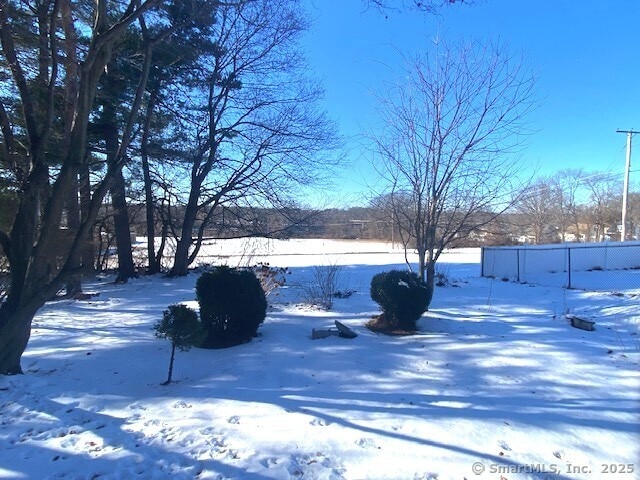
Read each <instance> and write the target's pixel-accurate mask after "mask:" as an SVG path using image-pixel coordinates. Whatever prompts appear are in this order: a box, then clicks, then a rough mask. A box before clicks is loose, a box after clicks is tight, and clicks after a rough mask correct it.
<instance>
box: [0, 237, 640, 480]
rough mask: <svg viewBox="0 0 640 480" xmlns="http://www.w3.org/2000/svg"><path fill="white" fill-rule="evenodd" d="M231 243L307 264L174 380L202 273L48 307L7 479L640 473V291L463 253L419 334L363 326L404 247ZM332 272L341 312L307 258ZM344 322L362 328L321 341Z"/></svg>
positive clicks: (0, 400)
mask: <svg viewBox="0 0 640 480" xmlns="http://www.w3.org/2000/svg"><path fill="white" fill-rule="evenodd" d="M216 245H217V246H218V247H219V248H220V252H225V255H227V256H226V259H225V260H224V263H227V264H229V265H235V264H240V263H243V262H255V261H260V260H268V261H270V263H271V264H272V265H279V266H288V267H290V268H291V271H292V273H291V275H290V276H289V277H288V285H289V286H288V287H286V288H284V289H282V290H281V292H280V295H279V296H277V297H272V298H271V303H272V305H271V307H270V311H269V314H268V317H267V320H266V321H265V323H264V325H263V326H262V327H261V328H260V334H261V335H260V337H259V338H257V339H255V340H254V341H253V342H251V343H250V344H246V345H242V346H239V347H234V348H231V349H226V350H200V349H193V350H191V351H189V352H184V353H183V352H179V353H178V354H177V358H176V369H175V372H174V379H175V380H176V382H175V383H173V384H171V385H169V386H161V385H160V383H161V382H162V381H164V380H165V379H166V374H167V366H168V361H169V352H170V345H169V343H168V342H166V341H162V340H158V339H156V338H154V336H153V331H152V329H151V327H152V325H153V324H154V323H155V322H156V321H157V320H158V319H159V318H160V316H161V312H162V310H163V309H164V308H166V306H167V305H169V304H170V303H175V302H181V301H185V302H187V301H192V300H193V299H194V283H195V280H196V278H197V275H195V274H192V275H190V276H188V277H186V278H181V279H168V278H163V277H160V276H155V277H144V278H140V279H138V280H134V281H131V282H130V283H129V284H127V285H114V284H112V283H110V282H109V281H108V279H105V280H103V281H102V282H96V283H93V284H91V285H88V286H87V288H86V290H87V291H95V292H99V294H100V295H99V296H98V297H95V298H93V299H92V300H90V301H59V302H52V303H49V304H48V305H47V306H46V307H45V308H43V309H42V311H41V312H40V313H39V314H38V316H37V317H36V319H35V322H34V328H33V335H32V338H31V342H30V344H29V347H28V349H27V351H26V353H25V356H24V360H23V368H24V369H25V371H26V375H23V376H16V377H0V478H29V479H40V478H65V479H67V478H68V479H75V478H78V479H98V478H111V479H127V478H143V479H147V478H157V479H162V478H177V479H188V478H202V479H205V478H215V479H229V478H235V479H300V478H301V479H353V480H356V479H409V480H417V479H438V480H444V479H456V480H462V479H464V478H466V479H468V480H471V479H474V478H478V479H502V478H504V479H508V480H514V479H545V478H549V479H560V480H567V479H594V480H595V479H625V480H627V479H628V480H632V479H639V478H640V388H639V387H640V373H639V370H640V369H639V362H640V338H639V337H640V335H639V333H640V332H639V330H640V305H639V304H640V302H639V301H638V299H639V298H640V295H639V293H640V292H638V290H625V289H624V288H623V289H620V288H616V290H615V292H585V291H578V290H563V289H561V288H557V287H553V286H535V285H519V284H514V283H508V282H503V281H500V280H496V279H494V280H492V279H485V278H479V266H478V263H479V251H477V250H463V251H454V252H451V253H447V254H445V255H444V258H443V265H442V266H441V267H439V269H440V271H442V272H443V273H446V274H447V275H448V277H449V279H450V280H451V283H450V285H449V286H445V287H439V288H437V290H436V295H435V298H434V301H433V303H432V307H431V309H430V311H429V312H428V313H427V314H425V316H424V318H423V319H422V320H421V321H420V327H421V332H420V333H419V334H417V335H414V336H410V337H403V338H397V337H396V338H390V337H385V336H380V335H376V334H374V333H372V332H370V331H368V330H367V329H365V328H364V327H363V324H364V323H365V322H366V321H367V320H368V319H369V318H370V317H371V316H372V315H375V314H377V313H378V310H377V306H376V305H375V304H374V303H373V302H372V301H371V299H370V298H369V294H368V290H369V282H370V280H371V277H372V276H373V275H374V274H375V273H377V272H379V271H383V270H388V269H390V268H392V267H393V266H397V267H402V262H403V255H402V254H401V253H400V252H398V251H397V250H394V249H391V248H390V246H388V245H384V244H375V243H370V242H368V243H365V242H361V243H353V242H329V241H307V242H294V241H290V242H277V244H273V243H272V244H271V246H270V247H269V248H270V249H271V250H272V251H274V252H276V253H280V255H277V256H271V257H263V256H261V255H264V254H265V253H267V252H266V250H265V251H263V252H260V251H257V250H256V249H255V248H251V249H249V250H251V254H250V255H247V253H246V250H247V249H246V248H245V247H243V248H245V251H244V252H238V254H237V255H235V256H234V255H228V252H229V251H231V250H230V249H231V247H230V246H229V245H227V246H226V247H224V246H222V245H220V244H216ZM212 247H213V246H212ZM209 254H210V255H212V254H213V253H211V251H210V252H209ZM207 261H211V258H209V259H208V260H207ZM333 264H340V265H344V267H343V270H342V275H341V282H342V287H343V288H344V289H345V290H346V289H351V290H355V293H354V294H353V295H352V296H351V297H350V298H346V299H337V300H336V302H335V305H334V309H333V310H332V311H330V312H325V311H320V310H318V309H314V308H312V307H310V306H308V305H305V304H304V303H302V298H303V295H302V293H301V291H302V290H303V289H302V288H301V286H302V285H304V284H305V283H308V282H309V281H310V279H311V278H312V275H313V268H312V267H311V266H313V265H333ZM594 273H595V272H594ZM597 273H598V275H602V274H603V272H597ZM567 313H570V314H574V315H579V316H582V317H586V318H589V319H591V320H594V321H595V322H596V330H595V331H592V332H588V331H583V330H578V329H576V328H573V327H571V326H570V324H569V322H568V320H567V319H566V317H565V314H567ZM336 319H338V320H340V321H342V322H343V323H345V324H347V325H349V326H350V327H352V328H353V329H354V330H355V331H356V332H357V333H358V334H359V335H358V337H357V338H355V339H353V340H348V339H343V338H338V337H328V338H325V339H320V340H311V338H310V334H311V330H312V328H316V329H318V328H326V327H330V326H332V324H333V322H334V320H336Z"/></svg>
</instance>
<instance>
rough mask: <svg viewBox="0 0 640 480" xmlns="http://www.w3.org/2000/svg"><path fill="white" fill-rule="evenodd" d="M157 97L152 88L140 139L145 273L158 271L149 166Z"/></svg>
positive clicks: (158, 262) (155, 91)
mask: <svg viewBox="0 0 640 480" xmlns="http://www.w3.org/2000/svg"><path fill="white" fill-rule="evenodd" d="M157 98H158V89H157V88H156V89H153V90H152V91H151V95H150V96H149V102H148V105H147V113H146V116H145V119H144V126H143V129H142V139H141V140H140V143H141V146H140V156H141V158H142V176H143V179H144V199H145V213H146V221H147V222H146V223H147V273H149V274H154V273H158V272H159V271H160V261H159V259H157V258H156V244H155V237H156V225H155V215H154V208H155V205H154V198H153V183H152V180H151V168H150V167H149V141H150V137H151V119H152V117H153V110H154V107H155V104H156V101H157Z"/></svg>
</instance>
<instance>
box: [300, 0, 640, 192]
mask: <svg viewBox="0 0 640 480" xmlns="http://www.w3.org/2000/svg"><path fill="white" fill-rule="evenodd" d="M304 1H305V3H306V5H307V8H308V13H309V14H310V16H311V18H312V20H313V21H314V25H313V26H312V28H311V30H310V31H309V32H308V35H307V36H306V37H305V41H304V44H303V48H304V49H305V50H306V52H307V58H308V59H309V63H310V66H311V68H312V69H313V71H314V72H313V73H314V74H315V76H316V77H317V78H319V79H320V81H322V83H323V85H324V88H325V90H326V97H325V102H324V108H325V109H326V110H327V112H328V114H329V115H330V117H332V118H333V119H334V120H335V121H336V122H337V124H338V126H339V129H340V133H341V134H342V135H344V136H345V137H347V143H346V148H347V150H348V162H349V163H350V164H351V167H350V168H347V169H346V170H345V172H344V179H340V180H339V181H337V182H336V189H337V190H338V191H341V192H342V193H344V194H346V195H348V198H347V200H346V201H347V202H349V203H352V202H353V203H358V202H357V201H356V200H355V198H356V196H357V193H358V192H361V191H366V190H367V187H368V184H370V183H372V182H373V175H372V173H371V170H370V167H369V165H368V163H369V160H368V159H369V158H370V156H371V155H370V154H369V153H365V152H364V150H363V149H362V148H361V146H360V145H361V142H360V141H359V140H357V138H356V137H357V136H358V135H359V134H360V133H361V132H362V128H364V127H366V126H367V125H370V124H372V123H374V122H375V104H376V99H375V98H376V97H375V94H374V92H379V91H380V90H381V89H382V88H383V84H384V82H385V80H392V79H394V78H395V77H397V76H398V75H399V74H400V72H401V69H402V63H403V62H402V59H401V53H402V54H405V55H409V56H411V55H412V54H413V53H415V52H417V51H420V50H422V51H424V50H425V49H427V48H428V44H429V39H430V38H434V37H436V36H438V35H440V36H445V37H446V38H447V40H449V41H453V40H456V39H457V38H464V39H466V40H473V39H474V38H482V39H498V38H499V39H500V40H502V41H504V42H506V43H508V45H509V47H510V50H512V51H514V52H516V53H517V52H522V53H523V54H524V56H525V59H526V62H527V65H528V66H529V67H530V68H531V69H532V71H534V72H535V74H536V76H537V78H538V83H537V87H538V92H539V97H540V99H541V101H542V104H541V106H540V107H539V108H538V109H537V110H536V111H535V112H534V113H533V115H532V116H531V117H530V120H531V123H532V127H533V129H534V130H535V131H536V133H535V134H533V135H532V136H531V137H530V138H529V140H528V142H527V143H528V146H527V148H526V150H525V151H524V158H523V166H524V168H528V167H531V168H533V167H537V168H538V169H539V173H540V174H544V175H548V174H552V173H554V172H556V171H558V170H560V169H565V168H584V169H586V170H593V171H607V172H612V173H619V175H620V178H621V179H622V176H623V171H624V162H625V144H626V136H625V135H624V134H621V133H616V129H623V130H628V129H631V128H634V129H635V130H640V0H475V3H474V4H473V5H453V6H448V7H444V8H443V9H442V10H441V11H440V14H439V15H428V14H424V13H419V12H416V11H405V12H397V11H390V12H388V14H387V17H386V18H385V15H383V14H381V13H380V12H379V11H377V10H375V9H371V8H370V9H367V8H366V0H304ZM392 1H395V2H396V3H398V0H392ZM633 152H634V155H633V157H632V174H631V181H632V183H635V184H637V183H639V181H640V167H637V166H638V165H640V135H637V136H635V137H634V150H633ZM636 152H637V153H636Z"/></svg>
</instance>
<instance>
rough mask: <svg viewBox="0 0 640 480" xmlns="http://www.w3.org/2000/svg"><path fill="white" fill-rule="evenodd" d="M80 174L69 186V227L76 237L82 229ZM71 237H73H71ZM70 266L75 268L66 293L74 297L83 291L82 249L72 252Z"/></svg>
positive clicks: (70, 232) (75, 176)
mask: <svg viewBox="0 0 640 480" xmlns="http://www.w3.org/2000/svg"><path fill="white" fill-rule="evenodd" d="M78 190H79V183H78V176H77V175H74V176H73V180H72V181H71V187H70V188H69V197H68V199H67V228H68V231H69V232H68V233H69V235H71V236H73V237H75V236H76V235H77V234H78V231H79V230H80V204H79V200H78ZM70 238H71V237H70ZM69 266H70V268H71V269H72V270H73V273H72V274H71V275H70V277H69V280H67V287H66V295H67V297H69V298H73V297H74V296H75V295H78V294H79V293H82V274H81V267H82V254H81V252H80V250H79V249H78V250H76V251H74V252H72V254H71V257H70V261H69Z"/></svg>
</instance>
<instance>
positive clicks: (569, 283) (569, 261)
mask: <svg viewBox="0 0 640 480" xmlns="http://www.w3.org/2000/svg"><path fill="white" fill-rule="evenodd" d="M567 272H568V273H569V281H568V283H567V288H571V248H569V246H567Z"/></svg>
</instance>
